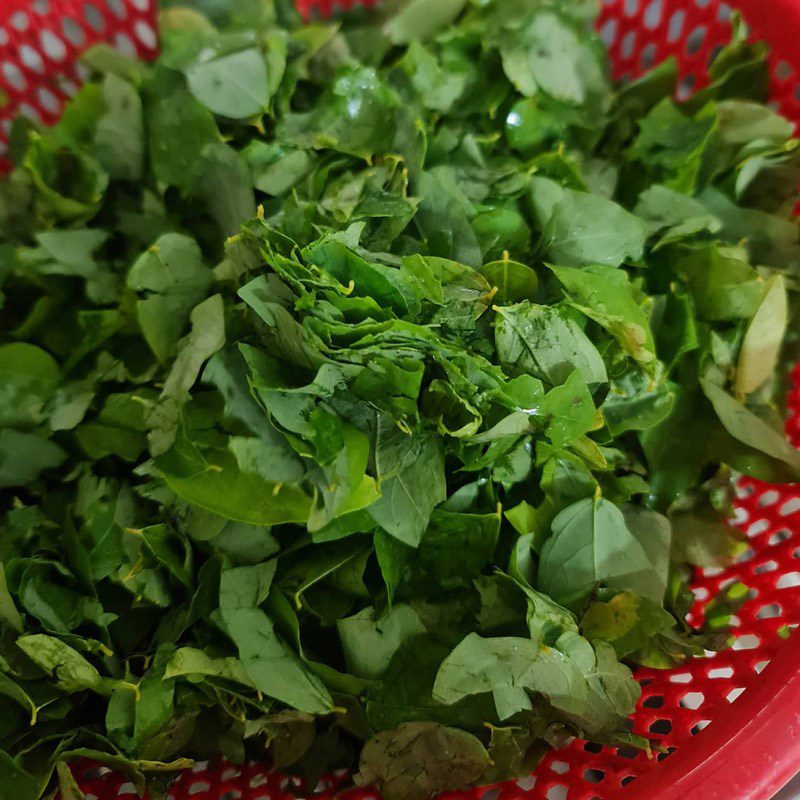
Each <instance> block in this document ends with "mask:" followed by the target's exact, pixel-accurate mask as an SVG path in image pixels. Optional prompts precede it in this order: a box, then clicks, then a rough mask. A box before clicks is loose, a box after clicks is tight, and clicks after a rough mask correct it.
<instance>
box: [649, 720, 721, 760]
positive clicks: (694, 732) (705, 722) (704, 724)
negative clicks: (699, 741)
mask: <svg viewBox="0 0 800 800" xmlns="http://www.w3.org/2000/svg"><path fill="white" fill-rule="evenodd" d="M710 724H711V720H710V719H701V720H700V722H698V723H697V725H695V726H694V727H693V728H692V730H691V734H692V736H697V734H698V733H700V731H702V730H704V729H705V728H707V727H708V726H709V725H710ZM658 760H659V761H661V757H659V759H658Z"/></svg>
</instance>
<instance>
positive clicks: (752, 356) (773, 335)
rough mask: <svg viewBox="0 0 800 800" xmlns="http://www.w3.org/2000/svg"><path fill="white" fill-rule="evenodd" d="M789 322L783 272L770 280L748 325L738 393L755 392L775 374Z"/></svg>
mask: <svg viewBox="0 0 800 800" xmlns="http://www.w3.org/2000/svg"><path fill="white" fill-rule="evenodd" d="M787 323H788V303H787V297H786V286H785V283H784V280H783V277H782V276H781V275H776V276H775V278H774V279H773V280H772V281H770V283H769V288H768V289H767V292H766V294H765V295H764V299H763V300H762V301H761V305H760V306H759V307H758V310H757V311H756V313H755V314H754V315H753V319H752V320H750V325H749V326H748V327H747V333H745V337H744V341H743V342H742V349H741V351H740V353H739V363H738V364H737V367H736V384H735V393H736V394H737V395H738V396H744V395H748V394H752V393H753V392H755V391H757V390H758V389H761V388H762V387H763V386H764V384H765V383H767V381H769V379H770V378H771V377H772V376H773V375H774V374H775V367H776V366H777V364H778V359H779V357H780V352H781V345H782V343H783V338H784V336H785V334H786V326H787Z"/></svg>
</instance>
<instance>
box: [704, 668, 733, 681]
mask: <svg viewBox="0 0 800 800" xmlns="http://www.w3.org/2000/svg"><path fill="white" fill-rule="evenodd" d="M708 677H709V678H711V680H716V679H717V678H732V677H733V667H717V668H716V669H710V670H709V671H708Z"/></svg>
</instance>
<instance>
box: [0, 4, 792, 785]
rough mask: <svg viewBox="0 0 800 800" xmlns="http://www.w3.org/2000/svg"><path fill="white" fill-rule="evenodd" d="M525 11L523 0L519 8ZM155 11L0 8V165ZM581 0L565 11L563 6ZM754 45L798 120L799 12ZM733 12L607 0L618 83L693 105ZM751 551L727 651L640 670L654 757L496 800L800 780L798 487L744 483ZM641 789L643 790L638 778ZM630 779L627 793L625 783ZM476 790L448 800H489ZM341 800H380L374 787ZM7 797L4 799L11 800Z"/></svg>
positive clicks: (775, 16)
mask: <svg viewBox="0 0 800 800" xmlns="http://www.w3.org/2000/svg"><path fill="white" fill-rule="evenodd" d="M524 1H525V0H520V2H524ZM155 2H156V0H0V89H2V91H3V92H4V93H5V95H6V96H7V102H6V104H5V105H4V106H2V107H0V154H2V148H3V147H4V146H5V145H4V143H3V142H2V139H3V138H4V137H5V135H7V133H8V130H9V128H10V124H11V120H12V119H13V117H14V116H16V115H17V114H18V113H23V114H28V115H31V116H34V117H36V118H38V119H41V120H42V121H44V122H52V121H54V120H56V119H57V118H58V115H59V113H60V112H61V109H62V107H63V105H64V102H65V101H66V100H67V99H68V98H69V97H70V96H71V95H72V94H73V93H74V92H75V90H76V88H77V86H78V84H79V82H80V80H81V77H82V75H81V68H80V67H79V65H78V64H77V60H76V57H77V56H78V54H79V53H80V52H81V51H82V50H83V49H85V48H86V47H87V46H89V45H90V44H93V43H95V42H97V41H101V40H102V41H109V42H112V43H113V44H114V45H115V46H117V47H119V48H120V49H122V50H123V51H125V52H129V53H134V52H135V53H138V54H139V55H140V56H143V57H145V58H148V57H152V56H153V55H154V54H155V52H156V46H157V41H156V35H155V14H156V9H155ZM564 2H570V0H564ZM298 3H299V6H300V10H301V11H302V12H303V13H304V14H305V15H307V16H311V15H314V14H323V15H324V14H328V13H331V12H334V11H341V10H346V8H348V7H349V6H351V5H354V2H353V0H340V2H333V0H298ZM734 6H735V7H736V8H738V9H740V10H741V11H742V12H743V13H744V14H745V17H746V19H747V21H748V22H749V24H750V26H751V30H752V33H753V36H754V37H756V38H762V39H765V40H766V41H768V42H769V43H770V44H771V45H772V54H771V61H770V63H771V67H772V75H773V88H772V99H773V101H774V102H775V104H776V106H777V107H778V108H779V109H780V110H781V111H782V112H783V113H784V114H785V115H786V116H787V117H789V118H790V119H792V120H793V121H795V122H797V123H800V49H798V43H800V0H736V2H735V3H734ZM731 12H732V7H731V5H729V4H728V3H725V2H722V1H721V0H603V6H602V12H601V15H600V20H599V23H598V24H599V31H600V34H601V36H602V38H603V39H604V41H605V42H606V44H607V46H608V49H609V53H610V54H611V60H612V63H613V67H614V72H615V76H616V77H618V78H625V77H634V76H636V75H638V74H640V73H642V72H643V71H645V70H646V69H648V68H649V67H650V66H652V65H654V64H656V63H658V62H659V61H661V60H662V59H664V58H666V57H667V56H669V55H673V56H675V57H676V59H677V61H678V64H679V66H680V70H681V76H682V81H681V84H680V91H681V92H682V93H684V94H686V95H688V94H690V93H691V92H692V91H693V90H695V89H697V88H700V87H701V86H702V85H703V84H704V83H705V81H706V68H707V65H708V62H709V59H710V58H711V57H712V55H713V54H714V52H715V51H716V48H718V47H719V46H720V45H721V44H723V43H724V42H725V41H726V40H727V39H728V37H729V33H730V27H729V24H728V19H729V18H730V15H731ZM795 379H796V380H795V386H796V388H795V390H794V391H793V392H792V395H791V397H790V403H789V405H790V408H791V409H792V415H791V418H790V419H789V421H788V423H787V429H788V433H789V436H790V438H791V439H792V440H793V441H794V443H795V444H796V445H800V371H796V372H795ZM735 524H737V525H738V526H740V527H741V528H742V529H743V530H744V531H745V532H746V534H747V536H748V537H749V539H750V548H749V549H748V550H747V551H746V552H745V553H744V554H743V555H742V556H741V557H740V558H739V559H738V562H737V563H736V564H735V565H734V566H732V567H730V568H729V569H727V570H724V571H720V570H705V571H702V572H698V574H697V575H696V576H695V581H694V593H695V596H696V598H697V604H696V607H695V609H694V611H693V614H694V616H695V619H697V618H699V617H700V616H701V615H702V608H703V604H704V602H705V601H706V600H707V599H708V598H709V597H711V596H712V595H713V594H714V593H716V591H717V590H718V589H719V588H720V587H724V586H725V585H726V584H728V583H730V582H732V581H734V580H741V581H742V582H743V583H745V584H746V585H747V586H749V587H751V599H750V600H749V602H748V603H747V604H746V605H745V607H744V608H743V609H742V610H741V611H740V612H739V614H738V616H737V618H736V619H735V622H736V624H737V634H738V636H737V640H736V644H735V645H734V647H733V649H732V650H729V651H727V652H724V653H720V654H718V655H716V656H714V657H711V658H707V659H696V660H694V661H692V662H691V663H689V664H687V665H685V666H683V667H681V668H679V669H675V670H673V671H669V672H664V671H654V670H645V669H641V670H639V671H638V672H637V677H638V679H639V681H640V682H641V684H642V686H643V687H644V691H643V694H642V698H641V701H640V703H639V707H638V709H637V712H636V714H635V716H634V729H635V730H636V732H637V733H641V734H644V735H645V736H649V737H651V738H656V739H657V740H658V741H659V743H660V744H661V745H662V747H663V748H664V752H662V753H661V754H660V755H659V756H658V757H657V758H650V759H648V758H647V756H646V755H644V754H641V753H639V754H636V753H634V752H626V751H625V750H624V749H623V750H617V749H611V748H599V747H596V746H593V745H591V744H587V743H585V742H582V741H575V742H573V743H572V744H570V745H569V746H568V747H566V748H565V749H563V750H560V751H558V752H553V753H550V754H549V755H548V756H546V758H545V759H544V761H543V762H542V764H541V765H540V766H539V768H538V769H537V770H536V773H535V774H534V775H532V776H530V777H529V778H527V779H524V780H521V781H518V782H516V783H511V784H505V785H503V786H501V787H495V789H494V792H495V796H496V797H497V798H498V800H523V798H524V799H525V800H593V799H594V798H599V799H602V800H617V799H618V800H678V799H679V798H680V800H767V799H768V798H769V797H770V796H771V795H772V794H773V793H774V792H775V791H777V790H778V789H779V788H780V787H781V786H783V785H784V783H785V782H786V781H787V780H789V779H790V778H791V777H792V776H793V775H794V774H795V773H796V772H798V771H800V636H794V637H792V638H790V639H788V640H786V634H787V632H788V631H789V629H790V628H792V627H794V626H796V625H797V624H800V486H796V487H771V486H767V485H765V484H761V483H758V482H756V481H753V480H744V481H742V482H741V483H740V485H739V500H738V505H737V517H736V523H735ZM78 778H79V781H80V782H81V783H82V785H83V787H84V791H85V792H86V793H87V795H88V796H89V798H90V800H112V798H116V797H119V798H131V800H132V798H133V797H134V796H135V792H134V788H133V786H132V785H131V784H129V783H126V782H125V780H124V779H123V778H120V777H118V776H114V775H112V774H110V773H109V772H108V770H106V769H95V768H93V767H91V766H86V765H82V767H81V768H80V769H79V771H78ZM634 779H635V780H634ZM344 780H345V776H341V775H340V776H334V777H332V778H331V779H329V780H327V781H325V782H323V784H322V785H320V786H319V787H316V788H314V787H311V789H310V790H308V791H304V789H303V787H302V786H301V785H300V784H299V783H297V782H296V781H294V780H293V779H287V778H284V777H282V776H279V775H274V774H269V773H268V772H267V771H266V770H265V769H264V767H262V766H259V765H258V764H246V765H231V764H218V765H215V766H207V765H199V766H198V767H196V768H195V769H194V770H193V771H192V772H187V773H184V774H182V775H181V776H180V777H179V778H178V779H177V781H176V782H175V784H174V785H173V786H172V788H171V790H170V795H169V796H170V798H171V800H288V798H291V797H296V796H297V794H298V792H300V793H301V794H303V796H306V797H310V796H312V795H314V796H315V797H318V798H320V800H323V799H324V798H331V797H333V795H334V794H336V791H337V788H338V787H339V786H341V785H343V783H344ZM629 783H631V785H630V786H627V784H629ZM485 792H486V790H485V789H475V790H471V791H468V792H459V793H451V794H448V795H447V798H448V800H478V798H480V797H482V796H483V795H484V793H485ZM340 797H342V798H347V799H348V800H369V799H370V798H374V797H375V794H374V792H372V791H365V790H345V791H344V792H342V793H341V794H340ZM4 800H6V799H5V798H4Z"/></svg>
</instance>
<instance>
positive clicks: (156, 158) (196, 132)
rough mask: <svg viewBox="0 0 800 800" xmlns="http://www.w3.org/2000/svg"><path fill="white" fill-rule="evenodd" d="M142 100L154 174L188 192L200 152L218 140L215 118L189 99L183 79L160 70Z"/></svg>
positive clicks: (164, 181) (162, 69) (194, 100)
mask: <svg viewBox="0 0 800 800" xmlns="http://www.w3.org/2000/svg"><path fill="white" fill-rule="evenodd" d="M143 99H144V110H145V125H146V130H147V145H148V154H149V157H150V165H151V168H152V170H153V173H154V174H155V176H156V178H157V179H158V180H159V181H161V182H162V183H166V184H168V185H170V186H177V187H178V188H179V189H181V190H183V191H184V192H188V191H189V189H190V188H191V186H192V184H193V182H194V180H195V175H196V173H197V162H198V160H199V157H200V154H201V153H202V151H203V148H205V146H206V145H208V144H213V143H215V142H218V141H219V140H220V136H219V131H218V129H217V125H216V123H215V122H214V117H213V115H212V114H211V112H210V111H208V110H207V109H206V108H205V107H204V106H203V105H201V104H200V103H199V102H198V101H197V100H196V99H195V98H194V97H193V96H192V95H191V93H190V92H189V89H188V87H187V86H186V82H185V81H184V78H183V76H182V75H180V74H179V73H177V72H174V71H173V70H171V69H167V68H165V67H163V66H160V67H159V68H158V69H157V70H156V71H155V73H154V75H153V77H152V78H151V80H150V81H149V82H148V83H147V84H146V85H145V88H144V91H143Z"/></svg>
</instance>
